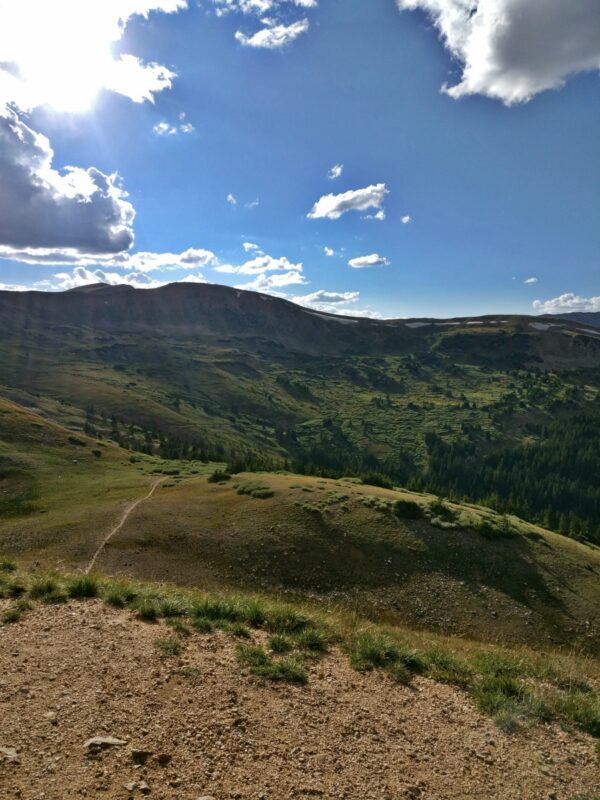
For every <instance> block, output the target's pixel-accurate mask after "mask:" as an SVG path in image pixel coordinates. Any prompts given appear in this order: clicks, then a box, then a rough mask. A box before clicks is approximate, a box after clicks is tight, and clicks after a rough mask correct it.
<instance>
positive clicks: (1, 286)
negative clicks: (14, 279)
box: [0, 283, 31, 292]
mask: <svg viewBox="0 0 600 800" xmlns="http://www.w3.org/2000/svg"><path fill="white" fill-rule="evenodd" d="M30 291H31V286H22V285H21V284H19V283H0V292H30Z"/></svg>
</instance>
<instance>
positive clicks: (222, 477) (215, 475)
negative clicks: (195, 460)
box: [207, 469, 231, 483]
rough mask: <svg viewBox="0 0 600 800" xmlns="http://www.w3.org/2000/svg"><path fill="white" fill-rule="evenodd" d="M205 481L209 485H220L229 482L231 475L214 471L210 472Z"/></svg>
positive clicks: (221, 471) (217, 470) (218, 470)
mask: <svg viewBox="0 0 600 800" xmlns="http://www.w3.org/2000/svg"><path fill="white" fill-rule="evenodd" d="M207 480H208V482H209V483H221V481H230V480H231V475H230V474H229V473H228V472H223V470H220V469H216V470H215V471H214V472H211V474H210V475H209V476H208V478H207Z"/></svg>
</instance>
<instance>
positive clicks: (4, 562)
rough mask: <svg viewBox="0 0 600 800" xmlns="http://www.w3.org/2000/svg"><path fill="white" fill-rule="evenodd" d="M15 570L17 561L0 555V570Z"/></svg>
mask: <svg viewBox="0 0 600 800" xmlns="http://www.w3.org/2000/svg"><path fill="white" fill-rule="evenodd" d="M16 571H17V562H16V561H13V559H12V558H6V557H2V558H0V572H16Z"/></svg>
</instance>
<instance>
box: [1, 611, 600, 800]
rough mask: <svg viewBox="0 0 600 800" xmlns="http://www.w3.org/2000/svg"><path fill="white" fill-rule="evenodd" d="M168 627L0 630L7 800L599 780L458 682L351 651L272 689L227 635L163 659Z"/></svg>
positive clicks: (595, 769) (587, 783) (445, 788)
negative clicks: (406, 671) (491, 713)
mask: <svg viewBox="0 0 600 800" xmlns="http://www.w3.org/2000/svg"><path fill="white" fill-rule="evenodd" d="M167 635H169V633H168V632H167V629H166V628H165V627H164V625H163V624H160V625H151V624H146V623H143V622H140V621H138V620H136V619H134V618H133V617H132V615H131V613H130V612H126V611H117V610H113V609H111V608H109V607H106V606H104V605H103V604H102V603H101V602H99V601H92V602H85V603H70V604H68V605H65V606H59V607H41V608H37V609H35V610H33V611H31V612H29V613H27V614H26V616H24V617H23V618H22V620H21V621H20V622H19V623H17V624H14V625H7V626H4V627H2V628H0V800H8V798H11V800H12V798H18V800H38V799H39V800H41V799H42V798H43V800H67V799H68V798H82V797H83V798H109V799H110V800H112V799H113V798H115V800H119V798H123V800H126V799H127V798H134V799H136V798H138V797H144V796H148V797H149V798H151V799H152V798H155V799H156V800H229V799H230V798H231V799H233V798H237V799H238V800H250V798H252V800H288V799H289V800H292V799H294V800H296V799H297V800H304V799H305V798H326V799H327V800H334V798H335V800H404V798H407V799H408V798H411V799H414V798H419V800H459V798H460V800H464V799H465V798H476V799H477V800H479V799H481V800H517V798H518V799H519V800H575V798H579V797H586V798H589V799H590V800H592V798H593V796H594V790H596V791H597V789H598V785H599V784H600V766H599V763H598V760H597V758H596V754H595V748H594V742H593V740H592V739H590V738H589V737H587V736H584V735H582V734H577V733H567V732H565V731H562V730H561V729H560V728H559V727H558V726H547V727H538V728H534V729H530V730H528V731H525V732H521V733H518V734H516V735H510V736H509V735H507V734H504V733H502V732H501V731H499V730H498V729H497V728H496V727H495V726H494V724H493V722H492V721H490V720H489V719H487V718H485V717H483V716H481V715H480V714H479V713H478V712H477V711H476V710H475V709H474V708H473V705H472V703H471V702H470V700H469V699H468V698H467V697H466V696H465V695H463V694H462V693H461V692H460V691H458V690H457V689H455V688H452V687H449V686H445V685H442V684H435V683H432V682H430V681H427V680H424V679H417V680H416V681H415V683H414V685H413V686H412V687H404V686H398V685H396V684H394V683H393V682H392V681H391V679H390V678H389V676H386V675H384V674H375V673H373V674H370V675H361V674H358V673H356V672H354V671H353V670H351V668H350V667H349V665H348V663H347V660H346V658H345V657H344V656H343V655H342V654H333V655H330V656H328V657H326V658H325V659H324V660H323V661H321V662H319V663H317V664H315V666H314V668H313V670H312V674H311V680H310V683H309V685H308V686H307V687H304V688H296V687H290V686H283V685H281V686H274V685H267V686H263V685H261V684H260V683H259V682H258V681H257V680H256V679H254V678H251V677H249V676H247V675H244V674H242V672H241V670H240V667H239V666H238V664H237V662H236V658H235V642H233V641H232V639H231V638H230V637H229V636H227V635H226V634H224V633H222V632H216V633H212V634H210V635H200V634H196V633H194V634H193V635H192V636H191V637H190V638H189V639H188V640H187V642H186V645H185V649H184V651H183V653H182V654H181V655H180V656H176V657H171V658H165V657H161V655H160V653H159V650H158V649H157V647H156V645H155V640H156V639H157V638H159V637H161V636H162V637H165V636H167ZM94 737H102V739H103V740H102V741H100V740H99V741H98V743H97V744H94V743H93V742H92V743H89V740H90V739H93V738H94ZM107 737H108V738H109V739H112V742H107V741H104V739H106V738H107Z"/></svg>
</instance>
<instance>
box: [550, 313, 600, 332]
mask: <svg viewBox="0 0 600 800" xmlns="http://www.w3.org/2000/svg"><path fill="white" fill-rule="evenodd" d="M560 318H561V319H565V320H567V322H579V323H581V324H582V325H591V326H592V327H594V328H600V311H573V312H572V313H570V314H560Z"/></svg>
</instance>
